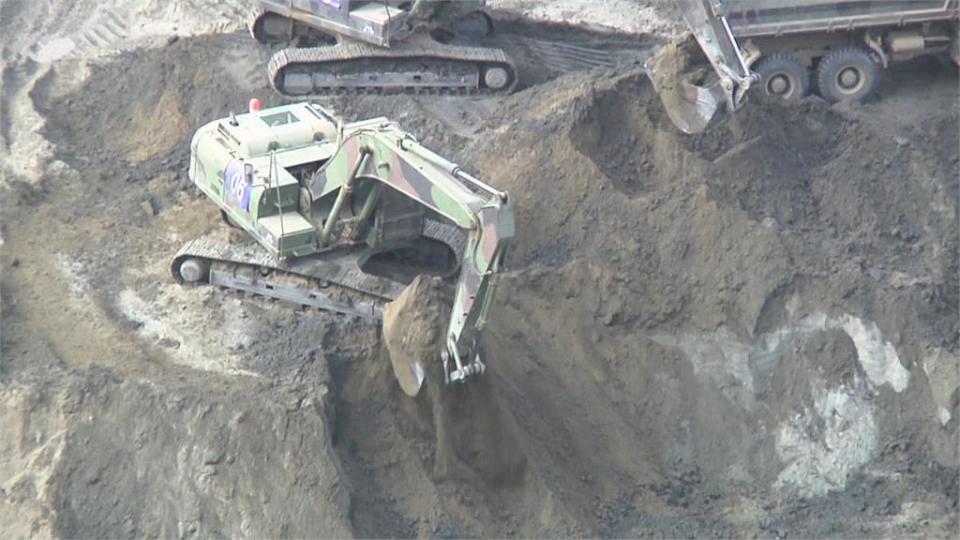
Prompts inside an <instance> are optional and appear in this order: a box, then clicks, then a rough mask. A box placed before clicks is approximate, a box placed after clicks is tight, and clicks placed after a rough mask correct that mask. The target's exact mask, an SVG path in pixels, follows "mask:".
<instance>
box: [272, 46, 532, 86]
mask: <svg viewBox="0 0 960 540" xmlns="http://www.w3.org/2000/svg"><path fill="white" fill-rule="evenodd" d="M268 72H269V78H270V83H271V84H272V85H273V88H274V89H275V90H276V91H277V92H278V93H280V94H281V95H284V96H290V97H305V96H324V95H337V94H348V93H354V94H367V93H380V94H389V93H413V94H473V95H500V94H509V93H510V92H511V91H512V90H513V88H514V87H515V86H516V84H517V69H516V66H515V65H514V63H513V61H512V60H511V59H510V57H509V56H507V54H506V53H505V52H503V51H502V50H500V49H493V48H484V47H465V46H459V45H444V44H441V43H438V42H436V41H433V40H432V39H422V40H419V41H417V40H414V41H410V42H404V43H402V44H399V45H397V46H394V47H392V48H389V49H388V48H382V47H376V46H373V45H367V44H364V43H358V42H342V43H339V44H337V45H330V46H322V47H306V48H288V49H283V50H281V51H278V52H277V53H276V54H274V55H273V57H272V58H271V59H270V63H269V64H268Z"/></svg>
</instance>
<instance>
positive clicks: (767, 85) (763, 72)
mask: <svg viewBox="0 0 960 540" xmlns="http://www.w3.org/2000/svg"><path fill="white" fill-rule="evenodd" d="M756 72H757V73H759V74H760V88H761V89H762V91H763V95H764V96H765V97H766V98H768V99H780V100H783V101H796V100H798V99H800V98H802V97H803V96H805V95H807V93H808V92H809V91H810V74H809V73H808V72H807V68H805V67H803V64H801V63H800V61H799V60H797V58H796V57H795V56H793V55H792V54H788V53H777V54H774V55H771V56H768V57H766V58H763V59H761V60H760V63H759V64H757V69H756Z"/></svg>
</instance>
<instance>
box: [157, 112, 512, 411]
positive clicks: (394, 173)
mask: <svg viewBox="0 0 960 540" xmlns="http://www.w3.org/2000/svg"><path fill="white" fill-rule="evenodd" d="M189 177H190V180H191V181H192V182H193V184H194V185H195V186H196V187H197V188H198V189H199V190H200V192H201V193H203V194H204V195H205V196H206V197H207V198H208V199H209V200H210V201H212V202H213V203H215V204H216V205H217V207H218V208H219V209H220V211H221V214H222V216H223V219H224V221H225V222H226V223H227V224H229V225H231V226H234V227H237V228H239V229H241V230H242V231H244V232H245V233H246V235H247V236H249V237H250V238H251V239H252V240H253V241H254V242H247V243H235V242H227V241H223V240H218V239H216V238H212V237H201V238H196V239H193V240H191V241H189V242H187V243H186V244H185V245H184V246H183V247H182V248H181V249H180V251H179V252H178V253H177V254H176V255H175V256H174V257H173V260H172V261H171V272H172V274H173V278H174V279H175V280H176V281H177V282H178V283H180V284H182V285H185V286H199V285H213V286H217V287H219V288H221V289H228V290H235V291H241V292H243V293H245V294H251V295H256V296H261V297H266V298H271V299H275V300H280V301H284V302H287V303H290V304H293V305H295V306H305V307H308V308H313V309H319V310H324V311H327V312H330V313H336V314H341V315H343V316H347V317H355V318H360V319H366V320H369V321H374V322H376V323H379V322H380V321H381V320H382V318H383V316H384V310H383V306H384V305H385V304H386V303H387V302H390V301H392V300H394V299H397V298H398V297H399V296H400V295H401V294H402V293H403V292H404V289H405V287H406V286H407V285H408V284H410V283H411V282H412V281H413V280H414V279H415V278H417V276H420V275H432V276H438V277H439V278H445V279H447V280H448V281H450V282H451V284H452V285H453V286H452V287H451V290H452V291H453V292H452V302H451V304H452V309H451V310H450V314H449V322H448V323H447V325H446V333H445V339H444V346H443V347H442V350H438V351H435V353H436V354H435V355H434V356H435V358H436V359H437V360H439V361H440V362H442V365H443V373H444V380H445V382H447V383H452V382H463V381H466V380H467V379H468V378H470V377H472V376H476V375H479V374H482V373H483V371H484V367H485V365H484V363H483V361H482V359H481V357H480V353H479V338H480V335H481V332H482V330H483V327H484V325H485V324H486V320H487V314H488V310H489V308H490V305H491V303H492V299H493V294H494V290H495V284H496V279H497V275H498V272H499V271H500V268H501V265H502V264H503V261H504V257H505V256H506V251H507V246H508V245H509V243H510V241H511V239H512V238H513V235H514V232H513V227H514V220H513V213H512V210H511V208H510V205H509V202H508V197H507V194H506V193H505V192H502V191H500V190H497V189H496V188H494V187H492V186H490V185H489V184H488V183H486V182H484V181H482V180H480V179H478V178H476V177H474V176H473V175H471V174H469V173H467V172H466V171H464V170H463V169H462V168H461V167H460V166H459V165H457V164H455V163H452V162H450V161H448V160H446V159H444V158H442V157H440V156H439V155H437V154H435V153H433V152H432V151H430V150H429V149H427V148H425V147H424V146H422V145H421V144H420V143H419V142H418V141H417V140H416V139H415V138H414V137H413V136H412V135H410V134H409V133H407V132H405V131H403V130H402V129H401V128H400V127H399V126H398V125H397V124H395V123H393V122H391V121H389V120H387V119H386V118H374V119H370V120H364V121H359V122H344V121H343V120H342V119H341V118H339V117H337V116H335V115H334V114H333V113H332V112H331V111H329V110H327V109H324V108H323V107H321V106H319V105H316V104H313V103H295V104H289V105H283V106H279V107H274V108H270V109H263V110H261V109H260V107H259V106H258V105H256V104H253V105H252V106H251V107H250V110H249V112H246V113H243V114H231V115H230V116H229V117H227V118H222V119H219V120H215V121H213V122H210V123H208V124H206V125H204V126H202V127H201V128H200V129H199V130H197V132H196V134H195V135H194V137H193V139H192V142H191V146H190V165H189ZM401 315H402V314H401ZM391 360H392V364H393V366H394V374H395V375H396V377H397V380H398V382H399V383H400V385H401V387H402V388H403V390H404V391H405V392H407V393H408V394H410V395H416V394H417V392H418V391H419V389H420V386H421V385H422V383H423V381H424V378H425V373H427V372H428V369H427V367H428V366H427V362H429V361H430V359H429V358H402V359H397V358H391Z"/></svg>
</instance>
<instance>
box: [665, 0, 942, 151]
mask: <svg viewBox="0 0 960 540" xmlns="http://www.w3.org/2000/svg"><path fill="white" fill-rule="evenodd" d="M958 3H960V2H958V0H843V1H837V0H674V4H675V5H676V6H677V8H678V9H679V11H680V12H681V13H682V14H683V17H684V19H685V20H686V23H687V26H688V27H689V28H690V31H691V33H692V37H693V38H694V40H695V42H690V41H689V40H688V41H687V42H686V43H683V42H681V43H673V44H670V45H668V46H667V47H664V48H663V49H662V50H661V51H660V52H659V53H658V54H656V55H654V56H653V57H652V58H651V59H649V60H648V62H647V72H648V73H649V75H650V78H651V80H652V81H653V83H654V85H655V86H656V87H657V90H658V92H659V93H660V97H661V99H662V100H663V103H664V106H665V108H666V110H667V112H668V114H669V116H670V118H671V120H672V121H673V122H674V124H676V126H677V127H678V128H680V129H681V130H682V131H684V132H687V133H696V132H699V131H702V130H703V129H704V128H705V127H706V126H707V124H708V123H709V122H710V119H711V118H712V117H713V116H714V114H715V113H716V112H717V111H718V110H723V109H726V110H727V111H728V112H734V111H736V110H737V109H739V108H740V107H741V106H742V105H743V103H744V102H745V99H746V97H747V91H748V90H749V89H750V88H751V87H758V88H759V90H760V92H761V93H762V95H764V96H766V97H768V98H773V99H782V100H786V101H790V100H795V99H799V98H801V97H803V96H804V95H805V94H807V93H809V92H811V91H817V92H818V93H819V94H820V95H821V96H822V97H823V98H824V99H826V100H828V101H830V102H838V101H862V100H864V99H866V98H867V97H869V96H870V95H871V94H872V93H873V92H874V91H875V90H876V88H877V85H878V83H879V80H880V76H881V73H882V71H883V69H884V68H886V67H887V66H889V65H890V64H891V63H893V62H897V61H902V60H909V59H911V58H914V57H916V56H920V55H927V54H943V53H949V54H950V55H951V56H952V58H953V60H954V62H956V63H960V39H958V31H957V21H958V18H960V8H958ZM703 57H705V58H703ZM704 60H705V61H704Z"/></svg>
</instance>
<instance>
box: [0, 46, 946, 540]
mask: <svg viewBox="0 0 960 540" xmlns="http://www.w3.org/2000/svg"><path fill="white" fill-rule="evenodd" d="M254 55H260V56H261V58H259V59H258V60H257V61H254V60H251V58H256V57H255V56H254ZM263 55H265V52H264V51H263V50H261V49H260V48H258V47H256V46H254V45H253V44H251V43H250V40H249V39H248V38H246V37H245V36H212V37H202V38H196V39H186V38H184V39H180V40H177V41H175V42H172V43H170V44H169V45H166V46H164V47H161V48H158V49H150V50H144V51H137V52H135V53H128V54H126V55H121V56H119V57H117V58H113V59H111V60H110V61H106V62H103V63H98V64H87V63H83V62H80V63H77V62H74V61H73V60H69V59H64V60H62V61H61V62H60V63H57V64H54V67H53V68H50V69H46V68H45V69H44V70H43V72H42V73H37V74H36V78H35V79H31V80H32V86H30V87H29V90H26V89H25V88H21V87H19V86H17V87H16V88H15V91H16V94H17V96H19V98H24V97H27V98H29V100H31V102H32V104H33V106H34V107H35V110H36V111H38V113H39V114H42V115H43V117H44V119H45V120H44V121H45V125H44V126H42V127H39V128H37V130H36V131H35V132H31V137H32V136H33V135H37V136H39V135H40V134H42V135H44V136H46V137H49V138H50V141H51V143H50V144H51V145H52V146H51V148H53V149H54V150H55V151H56V156H57V159H59V160H62V161H61V162H57V163H55V165H56V166H54V165H51V166H50V167H47V168H46V169H44V171H45V172H44V174H43V175H42V176H39V177H30V178H24V179H23V180H26V182H24V183H20V182H18V181H17V180H19V179H13V178H9V179H5V182H9V185H11V186H12V187H11V189H9V190H8V191H7V192H6V194H8V195H9V196H5V197H3V211H4V218H5V219H4V223H3V227H4V228H3V234H4V246H3V247H4V249H3V259H2V260H3V282H2V285H3V290H2V293H3V294H2V299H3V310H4V317H3V338H4V339H3V350H2V354H3V359H4V362H5V363H4V365H3V366H2V370H0V374H2V376H3V387H2V389H0V391H2V395H0V399H2V401H3V403H4V404H5V406H4V408H3V409H4V410H5V411H8V413H7V414H6V416H5V417H4V424H3V425H4V426H10V428H11V429H10V431H11V432H13V433H16V434H17V436H16V437H13V438H10V440H9V441H5V442H4V446H3V447H2V448H0V473H2V476H0V487H2V491H0V519H2V521H3V522H4V523H8V522H13V523H16V524H18V525H19V524H23V523H26V524H27V526H26V527H25V528H23V532H22V534H24V535H26V534H31V533H36V532H44V531H50V532H52V533H53V534H58V535H63V536H119V535H131V536H134V535H135V536H142V535H147V534H157V531H162V532H163V534H164V535H173V534H176V535H181V536H189V535H191V534H197V535H203V536H217V535H224V536H226V535H231V536H236V535H246V536H278V535H282V536H345V535H348V534H350V533H352V534H354V535H357V536H362V537H380V536H413V535H418V536H450V537H465V536H492V537H504V536H514V535H520V536H524V537H533V536H551V537H554V536H616V537H627V536H630V537H633V536H667V537H678V536H691V535H692V536H707V535H711V536H714V535H726V536H738V537H741V536H754V535H761V536H777V537H783V536H784V535H788V534H790V535H794V536H812V535H832V536H881V535H883V536H892V535H904V534H918V535H946V534H947V532H948V531H952V530H954V529H955V528H956V525H957V523H956V512H957V500H958V495H957V493H958V486H957V481H956V478H957V470H958V469H957V467H958V458H957V454H956V448H957V425H958V418H960V410H958V402H960V391H958V380H960V376H958V374H957V354H958V343H957V333H958V320H957V310H958V305H957V298H958V288H957V283H956V275H957V273H958V263H957V251H958V250H957V237H956V234H955V233H956V227H957V222H956V221H957V217H956V216H957V207H956V200H957V195H958V186H957V180H956V174H955V173H956V168H957V166H958V156H957V148H958V136H957V131H958V125H957V124H958V122H957V116H958V115H957V113H958V105H957V102H958V99H957V98H958V95H957V88H956V85H955V79H956V72H955V71H949V72H945V70H944V69H942V68H938V67H936V66H934V65H932V64H930V63H925V62H915V63H912V64H908V65H906V66H904V67H902V68H900V70H899V71H894V72H893V73H891V77H890V81H889V82H888V83H887V84H886V86H884V88H883V96H882V99H881V100H879V101H877V102H874V103H869V104H866V105H864V106H861V107H851V108H848V109H844V108H839V107H833V108H831V107H827V106H826V105H824V104H823V103H821V102H819V101H816V100H809V101H806V102H803V103H801V104H800V105H798V106H796V107H778V106H773V105H765V106H759V105H755V106H748V107H747V108H745V109H744V110H743V111H742V112H741V113H739V114H738V115H736V116H734V117H732V118H729V119H727V120H725V121H722V122H719V123H717V124H715V125H713V126H711V127H710V128H708V129H707V131H705V132H704V133H702V134H699V135H697V136H685V135H681V134H680V133H679V132H677V131H676V130H675V129H674V128H673V127H672V126H671V125H670V123H669V121H668V119H667V117H666V115H665V114H664V112H663V109H662V107H661V106H660V104H659V101H658V100H657V98H656V96H655V95H654V94H653V92H652V91H651V87H650V84H649V82H648V81H647V80H646V79H645V78H644V77H643V76H642V75H641V74H639V73H629V74H623V73H622V72H617V73H614V72H604V71H593V72H590V73H588V74H581V75H568V76H565V77H562V78H560V79H557V80H555V81H553V82H549V83H547V84H544V85H541V86H531V87H530V88H528V89H526V90H524V91H522V92H520V93H518V94H516V95H514V96H512V97H510V98H507V99H505V100H504V101H503V102H501V103H500V104H498V105H496V110H495V112H494V113H493V115H492V116H491V117H490V118H488V119H487V120H486V122H485V123H484V124H483V126H482V128H480V131H479V132H476V133H468V134H466V135H453V136H451V135H447V134H445V133H446V132H447V127H446V126H447V123H446V121H445V120H444V119H438V118H436V117H435V116H431V114H433V113H436V112H437V111H440V110H441V108H440V107H437V106H433V107H431V106H429V105H428V104H426V101H427V100H424V99H420V98H409V97H408V98H385V97H364V98H356V99H351V100H349V104H348V105H349V107H347V108H346V110H347V111H367V110H368V109H369V111H370V112H369V114H362V116H373V115H374V114H375V113H374V112H372V111H377V112H385V113H387V114H388V115H389V116H390V117H391V118H394V119H398V120H400V121H401V122H403V121H404V120H405V119H410V120H411V121H412V124H411V125H406V127H407V128H408V129H412V130H414V131H415V132H416V134H418V135H419V136H421V137H423V139H424V140H425V142H426V143H427V145H428V146H431V147H432V148H433V149H435V150H436V151H437V152H438V153H439V154H441V155H444V156H446V157H450V158H451V159H455V160H458V161H459V162H461V163H463V164H464V165H465V167H466V168H467V169H469V170H470V171H471V172H474V173H476V174H477V175H478V176H479V177H483V178H484V179H487V180H489V181H490V182H492V183H493V184H495V185H497V186H498V187H502V188H505V189H507V190H508V191H509V192H510V197H511V199H510V200H511V201H512V204H513V205H514V208H515V214H516V216H517V220H518V223H517V238H516V242H515V247H514V249H513V250H512V252H511V257H510V259H509V264H510V268H509V271H508V272H505V273H504V275H503V276H502V278H501V279H500V281H499V289H498V294H497V296H496V301H497V305H495V306H494V307H493V309H492V310H491V312H490V320H489V324H488V327H487V333H486V334H485V338H484V341H483V343H482V349H481V353H482V354H483V357H484V361H485V363H486V365H487V366H488V372H487V373H486V374H485V375H484V376H483V377H481V378H480V379H479V380H477V381H474V382H472V383H471V384H468V385H452V386H444V385H443V384H442V383H441V382H440V378H439V377H432V376H431V375H429V374H428V376H427V380H426V382H425V386H424V388H423V390H422V391H421V392H420V394H419V395H418V396H417V398H416V399H411V398H409V397H407V396H406V395H405V394H404V393H403V392H402V390H401V388H400V387H399V386H398V385H397V383H396V382H395V379H394V377H393V374H392V373H391V367H390V364H389V361H388V359H387V358H386V357H385V355H384V354H383V351H384V345H386V346H387V348H390V347H393V348H397V346H398V338H399V346H400V348H404V347H408V348H409V347H412V348H415V349H424V350H425V349H426V348H427V347H428V345H429V343H430V342H433V341H436V340H437V339H438V337H437V336H438V335H440V336H442V333H443V328H444V326H445V324H444V323H440V324H437V323H436V322H428V324H427V326H426V327H424V328H427V329H438V328H439V331H438V333H435V332H433V331H427V332H422V333H420V334H418V335H419V337H420V338H422V339H419V340H415V341H407V342H404V340H403V336H400V335H399V334H404V335H407V334H405V333H404V332H398V330H397V329H396V328H391V329H388V332H387V340H386V343H383V342H382V340H381V339H380V337H379V330H378V329H377V328H373V327H371V326H369V325H365V324H362V323H360V322H357V321H350V320H344V319H342V318H337V317H331V316H328V315H324V314H317V313H312V312H295V311H291V310H289V309H287V307H285V306H282V305H273V304H269V303H266V302H260V301H258V300H256V299H249V298H238V297H233V296H228V295H224V294H221V293H219V292H217V291H213V290H208V289H185V288H181V287H179V286H177V285H175V284H174V283H172V282H171V280H170V278H169V270H168V268H167V265H168V263H169V256H170V255H172V254H173V253H175V252H176V250H177V249H178V248H179V247H180V246H181V245H182V243H183V242H184V241H186V240H187V239H190V238H193V237H195V236H198V235H200V234H205V233H209V232H210V231H212V230H214V229H217V228H220V227H222V225H221V224H220V223H219V215H218V213H217V211H216V209H215V208H214V207H213V206H212V205H210V204H209V203H207V202H205V201H202V200H200V199H199V198H198V197H196V196H195V195H196V194H195V193H194V192H193V191H191V189H190V188H189V187H188V181H187V179H186V166H187V157H188V151H189V149H188V142H189V136H190V134H191V133H192V131H193V129H195V128H196V127H197V126H199V125H200V124H201V123H203V122H206V121H209V120H210V119H212V118H217V117H222V116H224V115H225V114H226V113H227V112H228V111H229V110H230V109H231V108H234V109H235V110H239V109H240V108H242V107H243V106H244V104H245V103H246V100H247V98H248V97H250V95H251V94H253V95H259V96H266V95H268V94H267V92H268V90H267V87H266V85H265V81H264V80H263V70H262V66H263V65H264V63H265V59H264V58H262V56H263ZM85 70H88V71H89V75H90V76H89V77H86V78H84V79H83V80H82V81H81V80H80V79H81V78H80V77H78V75H77V74H78V73H80V72H82V71H85ZM253 70H256V71H255V72H254V71H253ZM4 92H5V94H7V93H10V92H8V91H7V90H6V87H5V90H4ZM19 98H18V99H19ZM337 101H338V102H339V103H344V104H346V103H345V101H346V100H343V99H340V100H337ZM430 101H434V100H430ZM465 103H468V104H469V103H472V102H465ZM485 103H487V104H489V102H485ZM459 108H460V109H464V108H469V107H467V106H465V105H463V104H461V105H460V107H459ZM455 110H459V109H456V108H455ZM105 111H106V112H105ZM429 111H433V113H431V114H427V112H429ZM360 115H361V113H359V112H358V113H357V115H356V116H360ZM351 116H353V115H351ZM163 119H169V120H170V121H169V122H163ZM447 120H449V119H447ZM160 124H162V125H160ZM19 134H20V131H15V130H4V138H6V137H7V136H13V135H17V136H18V137H19V136H20V135H19ZM91 134H94V135H91ZM24 137H26V135H24ZM17 140H18V141H19V142H18V143H17V144H26V142H25V141H27V142H28V141H29V138H26V139H20V138H18V139H17ZM11 148H15V146H11ZM18 174H24V175H26V174H27V173H25V172H24V173H18ZM424 285H429V284H428V283H425V284H424ZM432 305H434V303H430V304H428V305H423V306H421V305H414V306H412V307H413V308H414V313H416V312H417V311H418V310H420V309H425V312H426V315H428V316H426V317H423V318H424V319H425V320H427V321H430V320H434V319H436V318H438V317H437V316H438V315H439V311H431V309H432V308H431V306H432ZM408 307H410V306H408ZM402 311H404V312H406V310H402ZM431 313H432V315H431ZM418 318H419V317H418ZM394 319H395V320H398V321H402V320H403V317H402V316H400V317H395V318H394ZM414 337H417V336H416V335H415V336H414ZM416 354H420V353H419V352H417V353H416ZM439 368H440V366H439V362H433V363H432V364H430V365H427V366H426V369H428V370H436V371H437V372H439ZM21 471H24V472H21ZM158 501H159V502H158ZM20 516H29V518H25V519H19V517H20ZM9 530H12V529H9Z"/></svg>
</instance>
